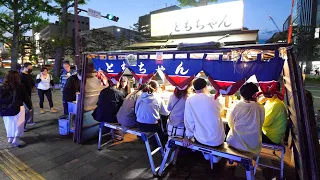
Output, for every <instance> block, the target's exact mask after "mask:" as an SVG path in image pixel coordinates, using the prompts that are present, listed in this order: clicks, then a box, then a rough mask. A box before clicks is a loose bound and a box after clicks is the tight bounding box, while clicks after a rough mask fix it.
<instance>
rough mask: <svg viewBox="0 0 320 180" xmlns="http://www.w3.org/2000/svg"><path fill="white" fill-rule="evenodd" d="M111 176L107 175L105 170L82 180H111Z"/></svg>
mask: <svg viewBox="0 0 320 180" xmlns="http://www.w3.org/2000/svg"><path fill="white" fill-rule="evenodd" d="M110 178H111V176H110V174H108V173H106V172H105V171H103V170H98V171H95V172H94V173H92V174H90V175H88V176H86V177H84V178H83V179H82V180H93V179H94V180H106V179H110Z"/></svg>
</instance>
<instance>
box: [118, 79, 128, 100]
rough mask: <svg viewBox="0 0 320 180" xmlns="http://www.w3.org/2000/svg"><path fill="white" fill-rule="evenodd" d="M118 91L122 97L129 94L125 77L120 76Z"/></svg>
mask: <svg viewBox="0 0 320 180" xmlns="http://www.w3.org/2000/svg"><path fill="white" fill-rule="evenodd" d="M118 89H119V91H121V92H122V93H123V96H124V97H127V96H128V94H130V93H131V89H130V84H129V82H128V78H127V77H126V76H122V78H121V81H120V85H119V87H118Z"/></svg>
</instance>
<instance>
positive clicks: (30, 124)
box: [28, 122, 36, 126]
mask: <svg viewBox="0 0 320 180" xmlns="http://www.w3.org/2000/svg"><path fill="white" fill-rule="evenodd" d="M28 125H29V126H34V125H36V123H35V122H32V123H28Z"/></svg>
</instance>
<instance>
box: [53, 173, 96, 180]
mask: <svg viewBox="0 0 320 180" xmlns="http://www.w3.org/2000/svg"><path fill="white" fill-rule="evenodd" d="M79 179H81V177H79V176H77V175H76V174H74V173H72V172H68V173H66V174H64V175H62V176H59V177H58V178H56V180H79ZM92 180H93V179H92Z"/></svg>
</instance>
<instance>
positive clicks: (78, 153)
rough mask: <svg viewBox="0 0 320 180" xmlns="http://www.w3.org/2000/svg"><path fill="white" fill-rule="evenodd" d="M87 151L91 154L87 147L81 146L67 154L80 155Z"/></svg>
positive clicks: (76, 156)
mask: <svg viewBox="0 0 320 180" xmlns="http://www.w3.org/2000/svg"><path fill="white" fill-rule="evenodd" d="M87 153H90V154H93V153H92V152H91V151H89V150H88V149H86V148H83V147H81V148H78V149H75V150H73V151H70V152H68V154H70V155H71V156H73V157H75V158H78V157H81V156H83V155H85V154H87Z"/></svg>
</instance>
